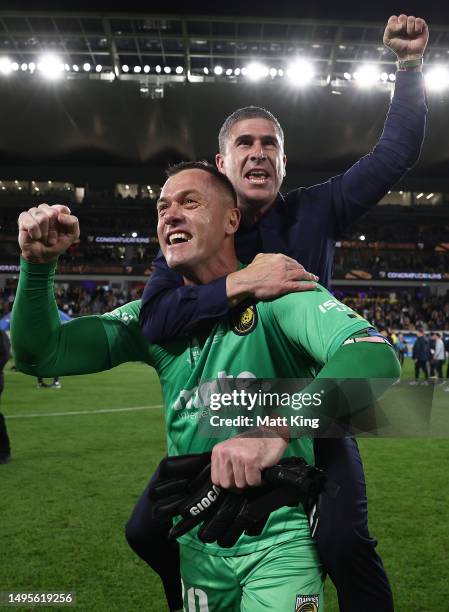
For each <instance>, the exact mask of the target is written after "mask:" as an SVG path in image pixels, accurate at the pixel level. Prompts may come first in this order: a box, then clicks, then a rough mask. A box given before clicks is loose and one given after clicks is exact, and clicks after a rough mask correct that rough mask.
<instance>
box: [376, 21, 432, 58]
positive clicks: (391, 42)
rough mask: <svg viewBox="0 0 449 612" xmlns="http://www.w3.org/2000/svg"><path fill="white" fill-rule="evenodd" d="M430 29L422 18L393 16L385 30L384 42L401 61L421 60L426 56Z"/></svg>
mask: <svg viewBox="0 0 449 612" xmlns="http://www.w3.org/2000/svg"><path fill="white" fill-rule="evenodd" d="M428 38H429V29H428V27H427V24H426V22H425V21H424V19H421V17H413V16H407V15H399V17H397V16H396V15H392V16H391V17H390V19H389V20H388V23H387V27H386V28H385V32H384V38H383V42H384V45H385V46H386V47H388V48H389V49H391V50H392V51H393V53H396V55H397V57H398V58H399V59H400V60H412V59H419V58H420V57H422V55H423V54H424V51H425V49H426V45H427V40H428Z"/></svg>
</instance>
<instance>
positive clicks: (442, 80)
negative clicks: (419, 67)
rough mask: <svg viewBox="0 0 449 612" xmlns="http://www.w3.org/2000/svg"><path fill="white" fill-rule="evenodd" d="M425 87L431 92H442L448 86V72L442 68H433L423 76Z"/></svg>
mask: <svg viewBox="0 0 449 612" xmlns="http://www.w3.org/2000/svg"><path fill="white" fill-rule="evenodd" d="M424 79H425V81H426V85H427V87H428V88H429V90H431V91H442V90H443V89H446V87H448V86H449V71H448V70H447V68H445V67H444V66H435V67H434V68H432V69H431V70H429V72H426V73H425V75H424Z"/></svg>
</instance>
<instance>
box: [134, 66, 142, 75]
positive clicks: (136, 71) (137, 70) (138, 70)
mask: <svg viewBox="0 0 449 612" xmlns="http://www.w3.org/2000/svg"><path fill="white" fill-rule="evenodd" d="M134 72H135V73H136V74H138V73H139V72H142V66H134Z"/></svg>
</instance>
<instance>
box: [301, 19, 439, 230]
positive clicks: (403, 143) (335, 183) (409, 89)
mask: <svg viewBox="0 0 449 612" xmlns="http://www.w3.org/2000/svg"><path fill="white" fill-rule="evenodd" d="M428 36H429V32H428V28H427V24H426V22H425V21H424V19H421V18H419V17H416V18H415V17H407V16H406V15H399V17H397V16H396V15H393V16H392V17H390V19H389V20H388V23H387V26H386V28H385V32H384V37H383V42H384V44H385V45H386V46H387V47H388V48H389V49H391V51H393V53H395V54H396V57H397V59H398V70H397V72H396V83H395V90H394V96H393V99H392V102H391V105H390V109H389V111H388V115H387V118H386V121H385V125H384V129H383V132H382V135H381V137H380V140H379V142H378V143H377V144H376V146H375V147H374V149H373V150H372V151H371V152H370V153H368V155H365V156H364V157H362V158H361V159H360V160H359V161H358V162H357V163H356V164H354V165H353V166H352V167H351V168H350V169H349V170H348V171H347V172H345V173H344V174H342V175H339V176H337V177H334V178H333V179H331V180H330V181H328V182H327V183H323V184H322V185H319V186H317V187H316V189H325V190H330V194H329V195H330V198H328V200H327V201H330V202H332V207H333V209H332V214H333V219H334V223H333V225H334V236H333V238H339V237H340V235H341V233H342V232H343V231H344V230H345V229H346V228H347V227H348V226H349V225H350V224H352V223H353V222H354V221H355V220H357V219H358V218H359V217H361V216H362V215H364V214H365V213H366V212H367V211H368V210H369V209H370V208H371V207H372V206H374V205H375V204H377V202H379V200H380V199H382V197H383V196H384V195H385V194H386V193H387V192H388V191H389V190H390V189H391V188H392V187H393V185H394V184H395V183H397V182H398V181H399V180H400V179H401V178H402V176H403V175H404V174H405V173H406V172H408V171H409V170H410V168H411V167H412V166H413V165H414V164H415V163H416V161H417V160H418V158H419V154H420V152H421V146H422V142H423V139H424V131H425V124H426V115H427V104H426V95H425V89H424V79H423V74H422V71H421V63H422V57H423V54H424V51H425V49H426V45H427V39H428ZM312 189H313V188H312Z"/></svg>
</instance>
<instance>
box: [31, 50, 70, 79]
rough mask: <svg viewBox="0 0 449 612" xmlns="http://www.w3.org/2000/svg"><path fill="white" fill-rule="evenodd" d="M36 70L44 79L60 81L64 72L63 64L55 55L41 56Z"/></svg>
mask: <svg viewBox="0 0 449 612" xmlns="http://www.w3.org/2000/svg"><path fill="white" fill-rule="evenodd" d="M37 69H38V70H39V72H40V73H41V74H42V76H43V77H45V78H46V79H52V80H54V79H60V78H61V77H62V74H63V72H64V64H63V63H62V61H61V59H60V58H59V57H58V56H57V55H52V54H46V55H43V56H42V57H41V58H40V59H39V61H38V62H37Z"/></svg>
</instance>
